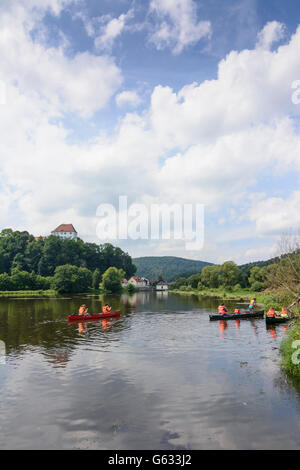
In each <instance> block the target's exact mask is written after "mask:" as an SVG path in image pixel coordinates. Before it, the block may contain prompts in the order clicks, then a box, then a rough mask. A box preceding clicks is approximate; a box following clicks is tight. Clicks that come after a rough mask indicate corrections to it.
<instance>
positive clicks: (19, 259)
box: [11, 253, 27, 271]
mask: <svg viewBox="0 0 300 470" xmlns="http://www.w3.org/2000/svg"><path fill="white" fill-rule="evenodd" d="M11 267H12V269H14V268H16V269H18V270H19V271H27V263H26V259H25V256H24V255H23V254H22V253H17V254H16V256H15V257H14V259H13V262H12V265H11Z"/></svg>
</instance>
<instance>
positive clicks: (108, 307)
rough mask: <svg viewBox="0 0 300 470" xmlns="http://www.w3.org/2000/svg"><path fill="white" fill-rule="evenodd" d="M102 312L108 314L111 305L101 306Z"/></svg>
mask: <svg viewBox="0 0 300 470" xmlns="http://www.w3.org/2000/svg"><path fill="white" fill-rule="evenodd" d="M102 312H103V313H105V314H109V313H110V312H111V307H110V306H109V305H108V304H106V305H104V307H102Z"/></svg>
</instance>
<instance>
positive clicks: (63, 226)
mask: <svg viewBox="0 0 300 470" xmlns="http://www.w3.org/2000/svg"><path fill="white" fill-rule="evenodd" d="M54 232H73V233H77V232H76V230H75V228H74V227H73V225H72V224H61V225H59V226H58V227H57V228H56V229H55V230H53V232H51V233H54Z"/></svg>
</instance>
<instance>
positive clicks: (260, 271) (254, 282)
mask: <svg viewBox="0 0 300 470" xmlns="http://www.w3.org/2000/svg"><path fill="white" fill-rule="evenodd" d="M264 271H265V268H259V267H258V266H254V267H253V268H251V269H250V276H249V284H250V286H251V288H252V289H253V290H255V291H256V292H259V291H261V290H263V288H264V285H265V284H264V282H265V279H264Z"/></svg>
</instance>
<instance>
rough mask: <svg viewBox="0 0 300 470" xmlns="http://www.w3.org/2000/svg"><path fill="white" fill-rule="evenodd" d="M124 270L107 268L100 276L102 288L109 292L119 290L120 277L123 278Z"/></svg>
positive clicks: (120, 285)
mask: <svg viewBox="0 0 300 470" xmlns="http://www.w3.org/2000/svg"><path fill="white" fill-rule="evenodd" d="M124 276H125V272H124V271H123V269H117V268H115V267H110V268H108V269H107V270H106V271H105V273H104V274H103V276H102V285H103V287H104V289H105V290H106V291H108V292H111V293H116V292H121V290H122V279H124Z"/></svg>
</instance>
